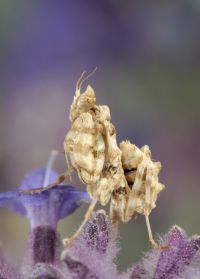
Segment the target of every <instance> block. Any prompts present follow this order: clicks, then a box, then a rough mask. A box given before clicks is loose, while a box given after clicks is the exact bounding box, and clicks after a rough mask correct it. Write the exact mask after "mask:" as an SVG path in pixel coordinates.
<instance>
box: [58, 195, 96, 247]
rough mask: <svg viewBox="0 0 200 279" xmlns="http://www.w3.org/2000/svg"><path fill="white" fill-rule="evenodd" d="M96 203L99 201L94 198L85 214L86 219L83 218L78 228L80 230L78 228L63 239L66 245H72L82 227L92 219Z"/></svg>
mask: <svg viewBox="0 0 200 279" xmlns="http://www.w3.org/2000/svg"><path fill="white" fill-rule="evenodd" d="M96 203H97V199H94V200H93V201H92V202H91V204H90V206H89V208H88V210H87V211H86V214H85V216H84V220H83V222H82V224H81V225H80V227H79V228H78V230H77V231H76V232H75V233H74V234H73V235H72V236H71V237H69V238H65V239H63V243H64V245H71V243H72V242H73V240H74V239H75V238H76V237H77V236H79V234H80V232H81V230H82V228H83V227H84V226H85V224H86V223H87V221H88V220H89V219H90V217H91V215H92V212H93V210H94V208H95V205H96Z"/></svg>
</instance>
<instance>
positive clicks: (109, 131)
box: [64, 77, 164, 248]
mask: <svg viewBox="0 0 200 279" xmlns="http://www.w3.org/2000/svg"><path fill="white" fill-rule="evenodd" d="M81 78H82V77H81ZM81 83H82V81H81V79H80V80H79V82H78V84H77V88H76V94H75V97H74V101H73V103H72V105H71V110H70V121H71V128H70V130H69V131H68V133H67V135H66V137H65V141H64V150H65V154H66V156H69V157H70V160H71V164H72V166H73V168H75V169H76V170H77V173H78V175H79V178H80V179H81V181H82V182H83V183H84V184H86V185H87V191H88V193H89V194H90V196H91V198H92V203H91V205H90V207H89V209H88V211H87V213H86V215H85V219H84V221H83V223H82V224H81V226H80V227H79V229H78V230H77V232H76V233H75V234H74V235H73V236H72V237H71V238H70V239H68V241H69V242H70V241H72V240H73V239H74V238H75V237H76V236H77V235H78V234H79V233H80V231H81V229H82V228H83V226H84V224H85V223H86V221H87V220H88V218H89V217H90V216H91V213H92V211H93V210H94V207H95V205H96V203H97V202H98V201H99V202H100V203H101V205H103V206H104V205H106V204H107V203H108V202H109V201H110V202H111V203H110V216H111V220H112V222H113V224H114V225H117V224H118V223H119V222H123V223H125V222H128V221H129V220H130V219H132V218H134V217H136V216H137V215H140V214H143V215H145V218H146V223H147V229H148V234H149V240H150V242H151V243H152V244H153V245H154V246H155V247H157V248H160V246H159V245H158V244H157V243H156V242H155V241H154V239H153V236H152V232H151V228H150V223H149V214H150V212H151V210H152V209H153V208H154V207H155V202H156V200H157V196H158V193H159V192H160V191H161V190H162V189H163V188H164V185H162V184H160V183H159V182H158V174H159V172H160V169H161V164H160V162H153V161H152V159H151V152H150V149H149V147H148V146H147V145H145V146H144V147H142V148H141V149H140V148H138V147H137V146H136V145H134V144H131V143H130V142H128V141H124V142H122V143H121V144H120V147H118V145H117V141H116V130H115V127H114V125H113V124H112V122H111V116H110V110H109V108H108V107H107V106H101V105H96V95H95V93H94V90H93V89H92V87H91V86H88V87H87V89H86V91H85V92H84V93H83V94H81V93H80V87H81ZM69 242H68V243H69Z"/></svg>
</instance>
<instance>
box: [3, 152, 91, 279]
mask: <svg viewBox="0 0 200 279" xmlns="http://www.w3.org/2000/svg"><path fill="white" fill-rule="evenodd" d="M54 158H55V153H53V154H52V156H51V157H50V160H49V162H48V165H47V168H40V169H37V170H35V171H33V172H31V173H30V174H28V175H27V176H25V178H24V179H23V181H22V184H21V186H20V187H19V188H18V189H17V191H13V192H7V193H1V194H0V206H1V207H2V206H4V207H7V208H9V209H11V210H13V211H14V212H16V213H17V214H20V215H23V216H26V217H27V218H28V219H29V221H30V225H31V230H30V233H29V237H28V243H27V249H26V253H25V257H24V261H23V264H22V266H21V271H20V276H22V277H20V278H25V279H27V278H32V279H33V278H57V279H64V278H71V275H70V273H69V271H68V268H67V266H66V264H65V263H64V262H62V261H61V260H60V255H61V241H60V237H59V235H58V233H57V232H56V227H57V223H58V221H59V220H60V219H62V218H64V217H66V216H67V215H69V214H71V213H72V212H73V211H74V210H75V209H76V208H78V207H79V206H80V205H81V201H86V202H90V198H89V196H88V194H87V192H83V191H80V190H78V189H76V188H75V187H72V186H67V185H59V186H56V187H54V188H52V189H49V190H47V191H44V192H41V193H39V194H34V195H33V194H27V193H26V194H25V193H21V192H20V190H28V189H30V190H32V189H35V188H38V187H41V186H43V187H45V186H47V185H49V184H51V183H53V182H54V181H55V180H56V179H57V177H58V174H57V173H56V172H55V171H53V170H52V169H51V168H52V164H53V161H54ZM1 273H2V274H3V275H4V274H5V276H4V277H2V278H6V279H7V278H8V279H11V278H18V277H17V273H14V272H13V273H12V268H11V267H10V266H9V265H8V264H4V262H3V260H2V264H1V261H0V274H1ZM11 274H14V275H13V277H11ZM3 275H2V276H3Z"/></svg>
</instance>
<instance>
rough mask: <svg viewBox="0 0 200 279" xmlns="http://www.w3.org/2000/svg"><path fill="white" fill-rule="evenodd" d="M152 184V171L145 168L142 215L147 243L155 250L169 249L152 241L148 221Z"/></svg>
mask: <svg viewBox="0 0 200 279" xmlns="http://www.w3.org/2000/svg"><path fill="white" fill-rule="evenodd" d="M152 182H153V173H152V170H151V169H150V168H147V175H146V188H145V208H144V215H145V221H146V225H147V231H148V236H149V241H150V243H151V244H152V245H153V247H154V248H155V249H168V248H169V247H168V246H161V245H160V244H158V243H157V242H156V241H155V240H154V238H153V234H152V230H151V225H150V221H149V214H150V211H151V209H152V205H151V203H152V202H151V186H152Z"/></svg>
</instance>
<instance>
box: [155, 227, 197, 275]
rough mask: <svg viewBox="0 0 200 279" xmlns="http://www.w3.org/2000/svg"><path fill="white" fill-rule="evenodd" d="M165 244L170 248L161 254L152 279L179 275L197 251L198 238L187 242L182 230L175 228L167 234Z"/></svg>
mask: <svg viewBox="0 0 200 279" xmlns="http://www.w3.org/2000/svg"><path fill="white" fill-rule="evenodd" d="M166 244H167V245H169V246H171V248H170V249H168V250H163V251H162V252H161V254H160V258H159V260H158V264H157V267H156V271H155V276H154V279H160V278H163V279H164V278H169V279H171V278H175V276H177V275H179V274H181V273H182V272H183V271H184V270H185V269H186V268H187V266H188V265H189V264H190V263H191V261H192V259H193V257H194V256H195V254H196V252H197V251H198V250H199V248H200V237H195V238H192V239H191V240H189V239H188V238H187V237H186V235H185V233H184V232H183V230H182V229H180V228H179V227H177V226H175V227H173V228H172V230H171V231H170V232H169V234H168V237H167V238H166Z"/></svg>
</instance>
